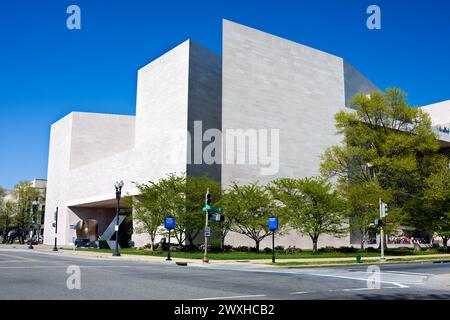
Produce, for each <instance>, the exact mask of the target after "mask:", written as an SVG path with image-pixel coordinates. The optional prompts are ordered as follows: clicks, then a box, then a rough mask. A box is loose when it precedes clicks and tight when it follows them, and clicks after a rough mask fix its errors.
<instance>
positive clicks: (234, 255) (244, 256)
mask: <svg viewBox="0 0 450 320" xmlns="http://www.w3.org/2000/svg"><path fill="white" fill-rule="evenodd" d="M77 250H79V251H92V252H105V253H112V250H110V249H93V248H80V249H77ZM120 252H121V254H133V255H150V256H160V257H163V256H166V255H167V252H160V251H158V252H152V251H149V250H143V249H136V248H130V249H122V250H121V251H120ZM436 253H438V252H437V251H436V250H426V251H413V250H398V249H392V250H387V251H386V252H385V255H387V256H403V255H412V256H417V255H427V254H436ZM356 255H360V256H361V257H377V256H379V255H380V253H379V252H357V253H340V252H332V253H325V252H319V253H313V252H312V251H306V250H305V251H303V252H300V253H295V254H285V253H277V254H276V258H277V259H302V258H342V257H355V256H356ZM171 256H172V257H174V258H185V259H202V258H203V252H171ZM208 257H209V259H211V260H254V259H271V258H272V254H266V253H255V252H226V253H213V252H211V253H209V254H208Z"/></svg>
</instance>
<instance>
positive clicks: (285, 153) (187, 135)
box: [44, 20, 450, 248]
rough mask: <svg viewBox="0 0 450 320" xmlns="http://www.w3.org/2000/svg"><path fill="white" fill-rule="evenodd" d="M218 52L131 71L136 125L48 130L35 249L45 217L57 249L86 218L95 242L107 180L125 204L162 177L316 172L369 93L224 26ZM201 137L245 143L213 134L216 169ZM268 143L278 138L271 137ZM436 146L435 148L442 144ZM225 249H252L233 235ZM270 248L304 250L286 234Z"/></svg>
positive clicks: (264, 177) (336, 68) (72, 118)
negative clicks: (120, 184) (353, 102)
mask: <svg viewBox="0 0 450 320" xmlns="http://www.w3.org/2000/svg"><path fill="white" fill-rule="evenodd" d="M222 51H223V52H222V55H223V56H222V57H221V56H219V55H217V54H215V53H213V52H211V51H209V50H208V49H206V48H204V47H202V46H200V45H199V44H197V43H195V42H193V41H191V40H187V41H186V42H183V43H182V44H180V45H179V46H177V47H176V48H174V49H172V50H171V51H169V52H167V53H166V54H164V55H163V56H161V57H159V58H158V59H156V60H155V61H153V62H151V63H149V64H148V65H146V66H144V67H142V68H141V69H139V71H138V83H137V100H136V116H124V115H110V114H95V113H81V112H72V113H70V114H69V115H67V116H65V117H64V118H62V119H61V120H59V121H57V122H56V123H54V124H53V125H52V126H51V134H50V149H49V162H48V189H47V202H46V219H45V221H46V222H45V224H46V227H45V234H44V241H45V243H47V244H52V243H53V239H54V236H55V233H54V228H52V227H51V223H52V222H53V216H54V212H55V210H56V208H58V212H59V220H58V234H57V237H58V243H59V244H62V245H67V244H69V243H71V242H72V241H73V237H74V236H75V231H74V230H72V229H70V225H73V224H75V223H77V222H78V221H79V220H81V219H96V220H97V221H98V227H99V234H102V233H103V232H105V231H106V230H107V229H108V227H109V226H110V224H111V222H112V220H113V218H114V215H115V205H116V201H115V193H114V183H115V181H117V180H123V181H124V182H125V186H124V189H123V194H124V195H125V194H128V195H136V194H137V193H138V190H137V188H136V187H135V185H134V184H133V182H138V183H143V182H147V181H149V180H151V181H156V180H158V179H160V178H162V177H164V176H165V175H166V174H168V173H183V172H184V173H186V174H187V175H191V176H197V175H202V174H208V176H209V177H211V178H213V179H216V180H218V181H220V182H221V184H222V186H223V187H224V188H226V187H227V186H229V185H230V183H231V182H233V181H235V182H238V183H248V182H255V181H259V182H260V183H262V184H264V183H267V182H269V181H271V180H273V179H275V178H279V177H295V178H302V177H306V176H313V175H318V173H319V166H320V155H321V154H322V153H323V151H324V150H325V149H326V148H327V147H329V146H331V145H336V144H338V143H340V141H341V137H339V136H337V135H336V129H335V120H334V115H335V114H336V112H338V111H339V110H344V109H346V108H348V107H349V106H350V105H349V101H350V99H351V98H352V97H353V96H354V95H355V94H357V93H359V92H362V93H366V94H367V93H369V92H372V91H375V90H377V89H378V88H377V87H376V86H375V85H374V84H373V83H372V82H371V81H370V80H368V79H367V78H366V77H365V76H364V75H363V74H361V73H360V72H359V71H358V70H356V69H355V68H354V67H352V66H351V65H350V64H349V63H348V62H347V61H345V60H344V59H343V58H340V57H337V56H334V55H331V54H329V53H326V52H323V51H319V50H317V49H313V48H310V47H307V46H304V45H301V44H298V43H295V42H292V41H288V40H285V39H282V38H279V37H276V36H273V35H270V34H267V33H264V32H261V31H258V30H255V29H252V28H248V27H245V26H243V25H240V24H236V23H233V22H230V21H227V20H224V22H223V50H222ZM196 121H201V125H200V126H199V123H198V122H196ZM449 121H450V120H449ZM449 121H447V122H449ZM208 129H217V130H219V131H220V132H221V133H223V134H225V133H227V134H228V132H233V133H236V132H238V131H240V132H241V133H244V135H246V136H245V137H244V139H243V140H241V142H242V141H243V144H242V145H239V144H238V143H237V145H236V148H234V147H233V152H231V151H230V149H229V148H228V145H227V143H228V142H230V141H231V140H230V139H229V138H228V135H227V136H226V137H224V136H222V138H221V139H219V141H217V143H218V146H219V147H218V149H216V150H215V151H216V152H218V153H219V154H218V158H219V159H221V160H222V161H220V163H217V162H213V164H209V163H205V161H202V160H204V159H203V156H204V154H205V153H206V152H207V151H208V146H209V143H210V142H211V141H212V140H213V139H211V136H207V134H208V133H209V134H212V131H211V130H208ZM196 130H199V131H196ZM264 130H266V131H264ZM267 130H268V131H267ZM198 133H200V134H198ZM256 134H258V136H257V137H258V138H259V139H261V135H260V134H266V138H267V139H266V140H268V141H267V142H268V144H267V145H257V144H256V145H251V143H250V142H249V143H248V144H247V143H246V142H247V141H250V139H251V138H252V135H256ZM274 135H275V137H277V138H278V139H274V140H271V138H273V137H274ZM234 138H235V137H233V138H232V139H234ZM199 139H200V145H198V144H196V142H197V141H198V140H199ZM237 139H238V138H237ZM441 140H442V141H441V143H442V146H443V148H447V144H450V138H448V137H447V136H444V135H442V136H441ZM259 141H260V140H258V142H259ZM232 142H233V143H234V140H233V141H232ZM252 151H254V152H256V153H257V155H258V157H257V159H256V160H257V161H253V160H255V159H252V154H251V152H252ZM270 152H273V153H274V154H275V155H276V157H269V158H267V157H266V158H264V159H263V160H265V161H261V153H262V154H263V155H267V153H270ZM265 153H266V154H265ZM215 156H217V154H215ZM198 159H200V160H201V161H200V163H198V161H196V160H198ZM239 159H241V160H242V159H243V160H245V161H244V162H243V163H242V162H239V161H238V160H239ZM247 160H248V161H247ZM125 213H127V212H125ZM199 214H201V212H199ZM132 238H133V240H134V241H135V243H136V245H137V246H141V245H144V244H146V243H148V242H149V238H148V236H147V235H145V234H137V233H136V232H134V233H133V236H132ZM226 242H227V244H232V245H253V242H252V241H251V240H249V239H248V238H246V237H243V236H240V235H238V234H233V233H230V234H229V235H228V236H227V238H226ZM269 242H270V240H269V239H268V240H266V241H263V242H262V243H261V247H265V246H269V245H270V244H269ZM277 243H278V244H279V245H283V246H286V247H287V246H289V245H290V246H296V247H301V248H311V246H312V244H311V241H310V239H309V238H307V237H304V236H300V235H298V234H296V233H295V232H291V233H290V234H288V235H286V236H284V237H282V238H281V239H279V240H277ZM353 243H355V244H358V242H357V240H354V239H351V235H350V234H348V235H347V236H346V237H343V238H335V237H333V236H328V235H325V236H323V237H321V238H320V241H319V246H327V245H328V246H348V245H351V244H353Z"/></svg>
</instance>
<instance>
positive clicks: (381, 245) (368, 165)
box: [367, 163, 385, 261]
mask: <svg viewBox="0 0 450 320" xmlns="http://www.w3.org/2000/svg"><path fill="white" fill-rule="evenodd" d="M367 167H368V168H369V170H370V172H371V173H372V177H373V178H374V179H376V176H375V167H374V165H373V164H371V163H368V164H367ZM378 206H379V212H380V221H381V218H382V214H381V213H382V201H381V198H379V199H378ZM380 250H381V256H380V260H382V261H384V260H385V258H384V229H383V223H382V221H381V223H380Z"/></svg>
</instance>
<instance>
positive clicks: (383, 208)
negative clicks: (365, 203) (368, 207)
mask: <svg viewBox="0 0 450 320" xmlns="http://www.w3.org/2000/svg"><path fill="white" fill-rule="evenodd" d="M387 215H388V205H387V203H384V202H381V217H382V218H384V217H386V216H387Z"/></svg>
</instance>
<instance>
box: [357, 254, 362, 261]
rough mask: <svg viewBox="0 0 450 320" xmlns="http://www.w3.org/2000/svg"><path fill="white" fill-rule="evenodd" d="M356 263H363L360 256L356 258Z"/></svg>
mask: <svg viewBox="0 0 450 320" xmlns="http://www.w3.org/2000/svg"><path fill="white" fill-rule="evenodd" d="M356 263H362V261H361V256H360V255H358V256H356Z"/></svg>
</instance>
